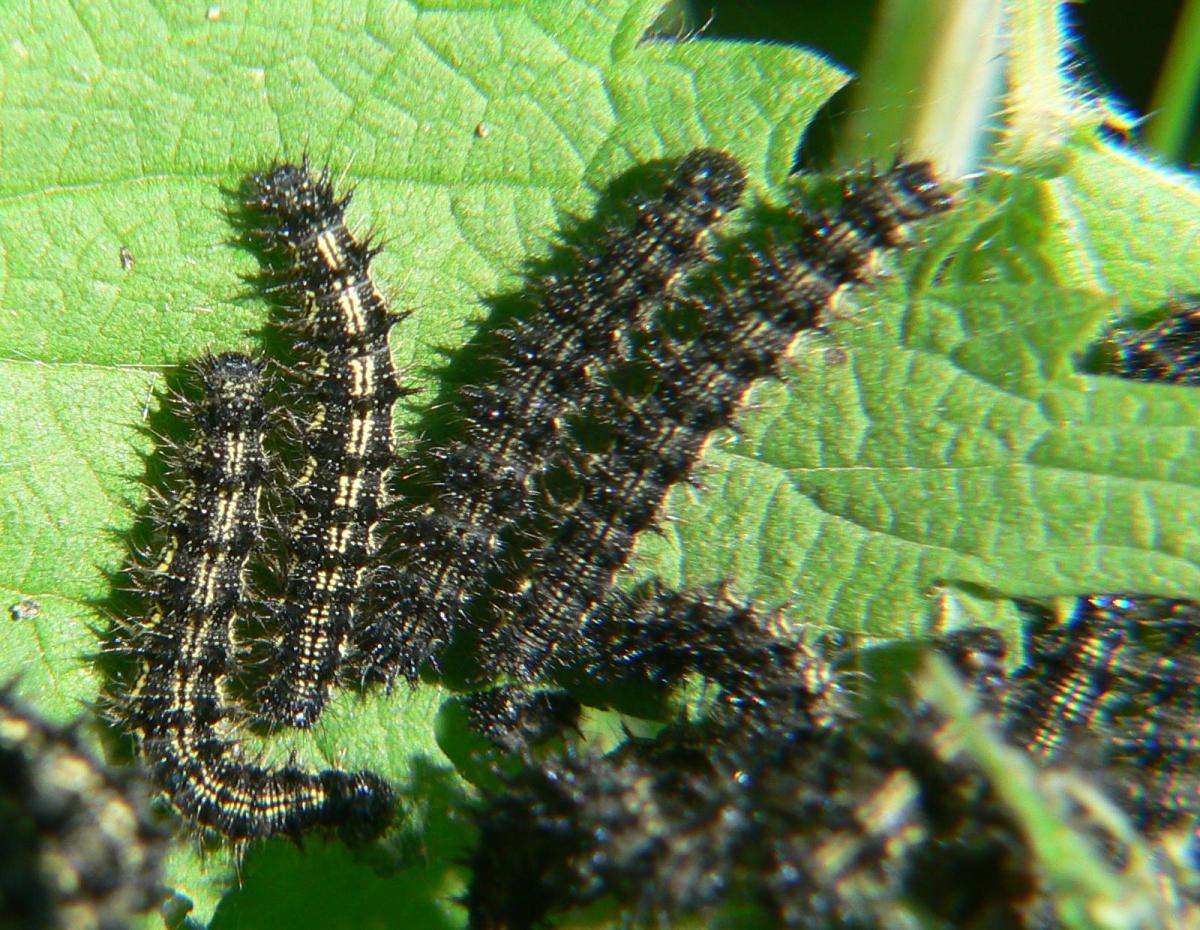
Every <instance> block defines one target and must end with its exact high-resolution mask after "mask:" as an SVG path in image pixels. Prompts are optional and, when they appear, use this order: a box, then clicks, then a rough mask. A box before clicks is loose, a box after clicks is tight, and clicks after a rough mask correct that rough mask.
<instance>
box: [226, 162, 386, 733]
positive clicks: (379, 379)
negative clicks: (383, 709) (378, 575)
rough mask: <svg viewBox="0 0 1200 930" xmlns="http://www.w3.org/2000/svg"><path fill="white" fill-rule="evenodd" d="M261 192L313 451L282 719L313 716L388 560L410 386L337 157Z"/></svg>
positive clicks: (292, 588) (271, 696) (299, 493)
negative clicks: (398, 414)
mask: <svg viewBox="0 0 1200 930" xmlns="http://www.w3.org/2000/svg"><path fill="white" fill-rule="evenodd" d="M252 184H253V188H254V192H253V194H252V196H251V197H250V198H249V201H248V205H249V206H250V207H251V208H252V209H253V210H255V211H258V212H260V213H262V214H264V215H265V216H266V217H267V219H268V221H269V223H270V224H271V225H270V226H269V227H268V228H265V229H260V230H257V232H258V234H259V235H260V236H261V237H262V239H263V240H264V241H265V242H266V244H267V245H268V247H269V248H270V249H272V250H274V251H276V252H282V253H284V255H285V258H286V260H287V265H286V267H284V268H283V269H281V270H280V274H281V276H282V280H281V281H280V283H279V284H278V285H277V287H278V289H279V290H282V291H284V292H285V293H286V295H287V296H288V298H289V299H290V300H293V301H295V302H296V304H297V306H296V307H295V308H294V309H293V312H292V316H291V318H290V319H289V320H288V322H287V323H286V324H285V328H286V329H287V330H288V331H290V333H291V334H292V335H294V336H296V337H297V339H296V347H297V353H298V356H299V358H298V361H296V363H295V364H293V365H292V366H290V368H289V371H288V373H289V375H291V376H293V377H294V378H295V380H296V384H295V385H294V389H293V391H292V394H293V397H292V398H291V399H293V400H295V401H296V403H294V404H289V405H288V406H289V407H290V408H291V410H290V412H291V413H292V415H293V419H294V422H296V423H298V424H299V436H298V437H296V439H297V441H296V443H295V445H298V446H299V452H300V456H301V457H302V458H303V459H304V464H303V467H302V469H301V472H300V474H299V476H298V477H297V479H296V480H295V482H294V487H293V488H291V489H290V491H289V493H288V494H287V495H286V496H287V498H288V500H287V504H286V508H287V509H288V510H289V511H290V512H292V513H294V514H295V516H294V521H293V523H292V525H291V527H290V528H289V529H288V530H287V531H286V539H285V541H284V548H285V550H286V555H285V557H284V563H285V568H284V574H285V578H284V580H283V582H282V585H281V587H282V594H281V597H280V598H279V599H278V601H276V602H275V603H274V604H273V605H272V609H271V611H270V612H271V613H272V614H273V618H272V619H273V626H274V627H275V628H276V629H277V636H276V640H275V648H274V652H273V655H272V656H271V659H272V662H273V665H274V668H273V672H272V678H271V680H270V681H269V682H268V683H267V685H266V686H265V688H264V689H263V690H262V692H261V694H260V696H259V700H258V703H259V708H258V710H259V713H260V714H261V716H262V717H263V718H264V719H265V720H267V721H269V722H271V723H276V724H285V725H287V726H293V727H311V726H312V725H313V724H314V723H315V722H316V720H317V718H318V717H319V716H320V714H321V711H322V710H323V708H324V706H325V703H326V701H327V700H328V696H329V688H330V686H331V684H332V683H333V682H334V680H335V677H336V676H337V673H338V672H339V670H341V669H342V668H343V667H344V666H345V665H346V663H347V653H348V651H349V649H350V647H351V639H350V637H351V635H352V633H353V631H354V629H355V627H356V625H358V626H362V625H364V623H365V622H364V621H363V619H362V616H361V611H362V607H363V603H362V602H363V600H364V597H365V590H366V584H365V583H366V581H367V577H368V573H369V572H370V570H371V568H372V566H373V565H374V564H375V562H376V556H377V553H378V549H379V541H378V539H377V536H376V525H377V523H378V522H379V519H380V515H381V513H382V511H383V509H384V507H385V504H386V501H387V481H388V475H389V472H390V470H391V467H392V464H393V458H394V455H393V441H392V406H393V404H394V403H395V402H396V400H397V399H398V398H399V397H400V396H401V395H402V394H403V391H402V390H401V388H400V385H399V383H398V382H397V379H396V372H395V369H394V368H393V366H392V357H391V351H390V349H389V348H388V333H389V331H390V330H391V328H392V326H393V325H394V324H395V323H396V322H397V321H398V320H399V319H401V317H400V316H399V315H396V314H392V313H390V312H389V310H388V307H387V304H386V302H385V301H384V298H383V295H382V294H380V292H379V289H378V288H377V287H376V285H375V283H374V282H373V281H372V279H371V272H370V266H371V260H372V258H373V257H374V256H375V254H376V251H377V250H376V249H374V248H372V247H371V246H370V245H369V244H368V243H365V242H362V241H360V240H358V239H356V238H355V237H354V236H353V235H351V233H350V231H349V230H348V229H347V228H346V224H345V211H346V206H347V204H348V203H349V201H350V195H349V194H344V195H342V196H341V197H338V196H336V195H335V194H334V190H333V185H332V183H331V181H330V179H329V174H328V172H327V171H322V172H321V173H320V174H319V175H317V176H315V177H314V176H313V175H312V173H311V172H310V171H309V168H308V164H307V162H306V163H305V164H304V165H288V164H285V165H280V166H278V167H276V168H274V169H273V170H271V171H269V172H268V173H266V174H263V175H256V176H255V177H254V178H253V180H252Z"/></svg>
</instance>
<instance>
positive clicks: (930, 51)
mask: <svg viewBox="0 0 1200 930" xmlns="http://www.w3.org/2000/svg"><path fill="white" fill-rule="evenodd" d="M1003 6H1004V0H885V2H884V4H883V6H882V9H881V12H880V14H879V16H878V17H877V19H876V25H875V31H874V34H873V35H872V38H871V47H870V50H869V52H868V55H867V59H866V62H865V63H864V65H863V70H862V75H861V77H860V80H859V84H858V90H857V93H856V94H855V98H854V104H853V108H854V113H853V115H852V116H851V118H850V120H849V121H848V123H847V127H846V133H845V135H844V137H843V150H844V151H845V153H846V154H847V155H849V156H851V157H856V158H864V157H866V158H880V157H882V158H890V157H892V156H893V155H894V154H895V152H896V151H897V149H901V150H903V151H904V153H905V155H906V156H908V157H913V158H927V159H929V160H931V161H933V162H934V164H935V165H936V166H937V167H938V169H939V171H940V173H941V174H943V175H944V176H946V177H957V176H960V175H962V174H965V173H967V172H968V171H970V170H971V169H972V168H973V167H974V166H975V164H976V163H977V162H978V159H979V156H980V152H981V149H982V147H983V142H984V139H985V136H986V132H987V124H988V118H989V116H990V115H991V111H992V109H993V108H994V106H995V101H996V92H997V88H998V84H999V78H1000V69H1001V66H1002V59H1001V56H1000V24H1001V18H1002V11H1003Z"/></svg>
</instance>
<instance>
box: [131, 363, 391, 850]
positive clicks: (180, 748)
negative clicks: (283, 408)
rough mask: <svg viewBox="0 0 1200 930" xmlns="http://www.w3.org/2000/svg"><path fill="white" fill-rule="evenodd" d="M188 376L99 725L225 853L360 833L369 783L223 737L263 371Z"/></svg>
mask: <svg viewBox="0 0 1200 930" xmlns="http://www.w3.org/2000/svg"><path fill="white" fill-rule="evenodd" d="M194 371H195V375H196V378H197V380H198V381H199V383H200V385H201V386H202V392H203V393H202V396H201V398H200V399H199V401H197V402H192V403H183V404H181V405H180V413H181V414H182V415H183V416H184V418H185V419H187V420H190V421H192V422H193V423H194V425H195V431H196V437H195V440H194V442H193V443H192V444H191V445H190V446H188V447H185V449H184V450H183V452H182V453H181V455H180V457H179V461H178V462H177V463H175V466H174V471H175V473H176V479H175V481H174V487H172V489H171V491H170V492H169V493H167V494H165V495H163V496H162V499H161V501H160V503H159V509H160V511H161V515H160V518H159V522H160V523H161V525H162V527H163V530H164V535H165V540H164V543H163V546H162V551H161V553H160V554H159V556H158V558H157V559H155V560H153V561H149V562H146V563H144V564H138V565H135V566H134V567H133V573H134V575H135V577H136V578H137V579H138V580H139V582H140V587H141V590H142V592H143V594H144V596H145V597H146V599H147V600H148V601H149V603H150V610H149V612H148V613H147V615H146V616H144V617H142V618H140V619H133V620H127V621H125V622H124V623H123V624H122V628H121V629H120V630H119V631H118V635H117V638H116V639H117V641H116V645H115V648H116V649H117V650H119V651H121V652H124V653H127V654H131V655H133V656H135V657H136V658H137V660H138V664H139V671H138V674H137V678H136V680H135V681H134V682H133V684H132V685H131V686H130V687H129V688H128V690H127V691H126V692H124V693H122V694H118V695H117V696H116V697H115V700H114V706H113V707H112V710H111V715H112V717H113V719H114V720H115V722H116V723H117V724H118V725H120V726H121V727H122V728H123V729H125V730H127V731H130V732H132V733H133V734H134V735H135V736H136V737H137V739H138V742H139V743H140V747H141V751H142V754H143V756H144V757H145V758H146V760H147V762H148V763H149V766H150V769H151V772H152V774H153V776H154V778H155V780H156V781H157V782H158V784H159V785H160V786H161V787H162V788H163V790H164V791H165V792H166V794H167V796H168V797H169V799H170V801H171V803H172V804H173V805H174V807H175V808H176V809H177V810H178V811H179V812H180V813H181V814H182V815H183V816H184V817H185V818H186V819H187V820H188V821H190V822H191V823H192V824H194V825H196V826H198V827H200V828H207V829H210V830H213V831H216V832H217V833H219V834H222V835H224V836H226V837H228V838H230V839H233V840H235V841H247V840H252V839H258V838H263V837H267V836H271V835H274V834H287V835H292V836H297V835H299V834H300V833H302V832H304V831H306V830H308V829H310V828H313V827H316V826H331V827H333V826H338V827H343V828H344V829H345V830H346V831H347V832H348V833H350V834H352V835H370V834H373V833H375V832H377V831H379V830H381V829H382V828H383V827H384V826H386V824H387V822H388V820H389V819H390V815H391V810H392V794H391V790H390V788H389V786H388V785H387V784H386V782H384V781H383V780H382V779H380V778H379V777H378V776H376V775H374V774H372V773H368V772H359V773H348V772H342V771H337V770H329V771H324V772H317V773H314V772H308V771H305V770H302V769H299V768H297V767H295V766H285V767H281V768H275V769H273V768H266V767H263V766H260V765H256V764H253V763H251V762H249V761H246V760H245V758H244V757H243V752H242V748H241V746H240V744H239V743H238V742H237V741H236V739H234V738H233V737H232V736H231V733H232V732H233V730H234V727H235V724H236V722H237V718H238V716H239V715H238V713H237V709H236V707H235V705H234V704H233V703H232V702H231V700H230V698H229V696H228V693H227V692H228V687H227V686H228V682H229V675H230V670H231V665H232V661H233V650H234V628H235V624H236V623H237V621H238V618H239V614H240V613H241V611H242V609H243V606H244V593H245V574H246V564H247V559H248V558H249V556H250V553H251V551H252V549H253V548H254V547H255V545H256V544H257V543H258V540H259V500H260V496H261V491H262V486H263V482H264V480H265V477H266V472H267V463H266V458H265V455H264V452H263V430H264V422H265V410H264V406H263V397H264V392H265V383H264V377H263V367H262V365H261V364H260V363H259V362H257V361H255V360H253V359H251V358H249V357H248V356H245V355H240V354H236V353H228V354H223V355H216V356H212V355H209V356H205V357H203V358H201V359H200V360H199V361H198V362H197V363H196V364H195V365H194Z"/></svg>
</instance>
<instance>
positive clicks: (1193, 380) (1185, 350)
mask: <svg viewBox="0 0 1200 930" xmlns="http://www.w3.org/2000/svg"><path fill="white" fill-rule="evenodd" d="M1109 342H1110V347H1111V350H1112V354H1113V356H1114V358H1113V364H1112V368H1113V373H1114V374H1116V375H1118V376H1119V377H1122V378H1128V379H1130V380H1134V381H1149V382H1155V383H1158V384H1183V385H1188V386H1190V387H1196V386H1200V297H1195V296H1193V297H1189V298H1187V299H1184V300H1181V301H1179V302H1178V303H1177V304H1175V305H1174V306H1173V307H1172V311H1171V313H1170V314H1169V315H1168V316H1167V317H1166V318H1165V319H1163V320H1161V321H1160V322H1158V323H1156V324H1155V325H1154V326H1150V327H1147V328H1144V329H1129V328H1123V329H1118V330H1116V331H1114V332H1113V333H1112V334H1111V335H1110V338H1109Z"/></svg>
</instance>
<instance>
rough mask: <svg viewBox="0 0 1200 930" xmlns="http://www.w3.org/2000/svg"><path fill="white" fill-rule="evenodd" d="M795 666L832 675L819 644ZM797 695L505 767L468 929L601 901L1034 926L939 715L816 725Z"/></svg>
mask: <svg viewBox="0 0 1200 930" xmlns="http://www.w3.org/2000/svg"><path fill="white" fill-rule="evenodd" d="M804 675H805V676H806V677H809V678H810V679H813V680H825V681H828V682H829V683H830V687H831V688H832V689H833V690H835V691H838V692H840V691H841V690H842V688H841V686H840V684H839V682H838V679H839V677H841V676H839V673H838V672H836V671H835V670H834V669H833V668H831V667H829V666H828V665H827V660H825V659H824V658H822V657H821V656H818V655H813V656H811V657H810V659H809V662H808V666H807V668H806V669H805V670H804ZM793 693H796V692H793ZM811 698H812V699H813V703H809V704H808V705H807V706H794V705H791V704H790V703H787V702H783V703H774V702H768V703H766V704H764V705H763V706H762V707H760V708H759V712H760V717H759V723H760V725H759V726H755V727H747V726H745V725H744V722H743V721H742V720H741V719H740V718H728V717H727V716H726V715H725V712H724V710H723V709H722V708H720V707H718V708H717V709H716V712H715V715H710V716H709V717H707V718H701V719H699V720H696V721H691V722H685V723H679V724H676V725H674V726H671V727H668V728H667V729H665V730H663V731H662V732H661V733H659V734H658V735H657V736H655V737H654V738H652V739H639V738H634V737H630V738H629V739H628V740H627V741H626V742H625V743H624V744H623V745H622V746H620V747H619V748H618V749H616V750H614V751H613V752H611V753H609V754H604V755H602V754H600V753H597V752H595V751H590V750H588V749H582V750H577V751H575V752H569V753H566V754H563V755H561V756H559V757H557V758H554V759H550V760H548V761H545V762H541V763H530V764H527V765H526V767H525V768H524V769H523V770H522V771H521V772H519V773H518V774H516V775H515V776H510V777H508V778H507V783H506V785H505V787H504V788H503V789H502V790H500V791H498V792H494V793H491V794H490V795H488V796H487V797H486V799H485V803H484V805H483V806H482V808H481V810H480V812H479V814H478V820H479V826H480V842H479V846H478V848H477V850H476V852H475V855H474V857H473V859H472V869H473V873H474V874H473V879H472V883H471V887H470V891H469V893H468V896H467V905H468V910H469V912H470V925H471V927H472V928H473V930H499V928H507V930H525V928H531V927H535V926H542V925H543V924H544V923H545V921H546V919H547V918H548V917H550V916H551V915H556V914H561V913H563V912H566V911H569V910H570V909H572V908H577V907H580V906H586V905H589V904H592V903H593V902H596V901H597V900H598V899H602V898H607V899H609V900H611V901H612V902H613V903H614V904H615V905H616V906H617V908H618V909H619V911H620V913H621V914H622V915H623V916H624V919H625V921H626V922H628V923H630V924H633V925H652V926H659V925H662V926H667V925H674V924H675V923H676V922H680V921H685V920H686V919H687V918H689V917H693V916H699V917H701V918H715V917H718V916H726V917H728V915H729V914H730V913H737V914H739V915H742V914H744V913H745V912H744V910H743V909H744V908H746V907H747V906H752V907H754V908H756V909H760V910H762V911H765V912H766V917H767V918H768V921H767V922H766V923H764V925H769V926H779V927H788V928H797V930H823V928H826V927H833V926H838V927H841V926H854V927H864V928H866V927H870V928H876V927H878V928H883V927H890V926H896V925H904V926H907V925H909V924H911V925H913V926H925V925H929V926H938V927H943V926H944V927H950V926H955V927H960V926H962V927H965V926H970V927H1040V926H1042V924H1040V923H1039V922H1038V921H1039V919H1040V918H1042V917H1049V915H1050V911H1049V894H1048V892H1049V889H1047V888H1046V887H1045V885H1044V884H1043V880H1042V877H1041V875H1040V874H1039V871H1038V868H1037V866H1036V863H1035V856H1034V853H1033V851H1032V850H1031V849H1030V847H1029V845H1028V843H1027V841H1026V839H1025V837H1024V834H1023V830H1022V829H1021V827H1020V825H1019V824H1018V822H1017V821H1016V820H1015V818H1014V817H1013V816H1012V814H1011V813H1010V812H1009V811H1008V810H1007V809H1006V808H1005V806H1004V804H1003V803H1002V802H1001V801H1000V799H999V798H998V797H997V793H996V792H995V790H994V788H993V787H992V785H991V784H990V782H989V781H988V779H987V778H986V776H985V775H984V773H983V772H981V771H980V770H979V769H978V767H977V766H976V765H975V764H974V763H973V762H972V761H971V760H970V759H967V758H964V757H961V755H960V753H959V751H958V750H959V747H958V746H957V745H956V744H955V742H954V738H953V734H952V733H949V732H947V731H946V729H945V728H944V727H943V725H942V723H941V722H940V721H939V720H938V719H936V718H934V717H932V716H930V714H929V713H928V712H927V711H926V710H923V709H922V708H921V707H919V706H917V705H910V706H907V707H904V708H897V709H896V711H895V712H893V714H891V715H890V716H889V718H888V719H887V720H886V721H882V722H877V721H869V720H866V719H858V718H854V717H850V716H841V717H839V718H838V719H837V720H836V722H834V721H831V720H825V721H824V722H822V720H823V714H822V712H821V711H820V709H819V704H820V703H821V702H822V701H823V700H824V698H823V697H822V696H821V695H819V694H813V695H811ZM802 721H808V723H804V722H802ZM981 725H982V724H981ZM514 850H519V854H514V852H513V851H514ZM727 908H736V910H725V909H727ZM702 925H703V923H702ZM755 925H757V923H755ZM1047 926H1051V925H1050V924H1048V925H1047Z"/></svg>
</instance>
